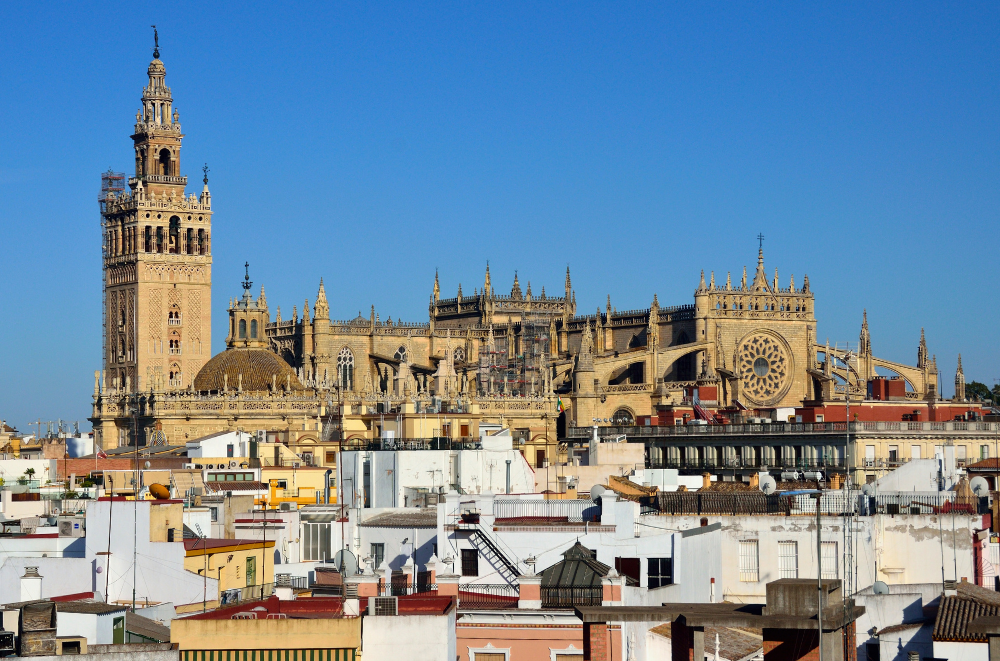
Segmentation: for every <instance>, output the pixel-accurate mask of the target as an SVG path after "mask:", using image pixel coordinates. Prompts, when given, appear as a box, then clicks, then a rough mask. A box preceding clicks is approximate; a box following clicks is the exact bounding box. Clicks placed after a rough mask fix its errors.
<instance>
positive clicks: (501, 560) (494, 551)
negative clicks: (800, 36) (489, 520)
mask: <svg viewBox="0 0 1000 661" xmlns="http://www.w3.org/2000/svg"><path fill="white" fill-rule="evenodd" d="M470 529H471V530H472V534H471V535H469V541H470V542H471V543H472V545H473V546H475V547H476V550H478V551H479V553H480V555H482V556H483V557H484V558H486V560H487V561H488V562H489V563H490V565H492V566H493V568H494V569H496V570H497V573H498V574H500V576H502V577H503V579H504V580H505V581H507V584H508V585H517V577H518V576H519V575H520V573H521V572H519V571H518V569H517V562H516V560H511V559H510V558H508V557H507V556H508V553H509V550H508V553H504V551H502V550H501V549H500V544H499V542H498V540H496V539H493V537H492V536H491V535H490V534H489V533H488V532H486V529H485V528H483V527H482V526H481V525H480V524H478V523H477V524H475V525H474V526H470ZM511 555H512V554H511Z"/></svg>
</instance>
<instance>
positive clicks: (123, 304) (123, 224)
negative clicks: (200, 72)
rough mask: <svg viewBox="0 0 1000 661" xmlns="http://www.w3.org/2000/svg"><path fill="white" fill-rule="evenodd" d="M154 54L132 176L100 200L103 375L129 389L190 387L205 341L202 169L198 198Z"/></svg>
mask: <svg viewBox="0 0 1000 661" xmlns="http://www.w3.org/2000/svg"><path fill="white" fill-rule="evenodd" d="M157 41H158V40H157ZM153 58H154V59H153V61H152V62H151V63H150V64H149V70H148V73H149V85H148V86H147V87H145V88H144V89H143V91H142V107H141V108H140V109H139V111H138V112H137V113H136V116H135V133H134V135H132V141H133V143H134V146H135V176H133V177H129V178H128V190H124V187H122V190H121V192H120V193H116V192H114V191H113V190H109V191H108V192H107V193H104V192H102V195H103V196H104V197H102V199H101V220H102V227H103V229H104V232H105V235H104V294H105V296H104V305H105V306H106V307H105V310H104V314H105V318H104V323H105V332H104V342H105V346H104V370H105V374H104V380H105V387H107V388H116V389H123V390H127V391H137V390H143V391H149V390H150V389H152V390H157V391H161V390H177V389H181V388H187V387H189V386H190V384H191V382H192V380H193V379H194V377H195V375H196V374H197V373H198V370H199V369H201V366H202V365H204V364H205V362H206V361H207V360H208V359H209V358H210V357H211V346H212V324H211V321H212V316H211V310H212V237H211V234H212V197H211V195H210V194H209V192H208V175H207V168H206V169H205V170H206V172H205V178H204V188H203V189H202V191H201V195H198V196H195V195H193V194H192V195H190V196H187V195H185V193H184V188H185V186H186V185H187V177H184V176H181V140H182V139H183V138H184V135H183V134H182V133H181V125H180V115H179V113H178V112H177V109H176V108H174V107H173V99H172V97H171V94H170V88H169V87H167V86H166V84H165V82H164V78H165V76H166V69H165V68H164V66H163V62H161V61H160V50H159V44H158V43H157V48H156V50H155V51H154V52H153ZM111 188H113V187H111Z"/></svg>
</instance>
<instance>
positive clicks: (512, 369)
mask: <svg viewBox="0 0 1000 661" xmlns="http://www.w3.org/2000/svg"><path fill="white" fill-rule="evenodd" d="M548 330H549V324H548V318H547V317H543V316H541V315H537V314H533V313H525V314H524V315H522V317H521V321H520V323H511V324H508V325H505V326H502V327H501V328H500V329H499V330H498V329H495V328H493V327H491V328H490V330H489V333H488V335H487V337H486V341H485V342H483V343H481V344H480V346H479V370H478V374H477V378H478V380H479V390H478V391H479V392H480V393H482V394H483V395H485V396H488V397H532V396H540V395H542V394H544V390H545V383H546V376H547V375H546V370H547V368H548V356H549V337H548Z"/></svg>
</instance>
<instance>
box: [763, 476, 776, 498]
mask: <svg viewBox="0 0 1000 661" xmlns="http://www.w3.org/2000/svg"><path fill="white" fill-rule="evenodd" d="M777 488H778V483H777V482H775V481H774V478H773V477H771V476H770V475H764V476H763V477H761V478H760V490H761V491H763V492H764V493H765V494H766V495H768V496H770V495H771V494H772V493H774V492H775V491H776V490H777Z"/></svg>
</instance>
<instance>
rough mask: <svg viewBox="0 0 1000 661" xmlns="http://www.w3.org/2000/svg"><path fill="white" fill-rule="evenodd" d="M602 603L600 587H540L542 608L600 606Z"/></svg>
mask: <svg viewBox="0 0 1000 661" xmlns="http://www.w3.org/2000/svg"><path fill="white" fill-rule="evenodd" d="M603 601H604V588H603V587H601V586H600V585H586V586H575V587H544V586H543V587H542V608H573V607H574V606H600V605H601V604H602V603H603Z"/></svg>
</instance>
